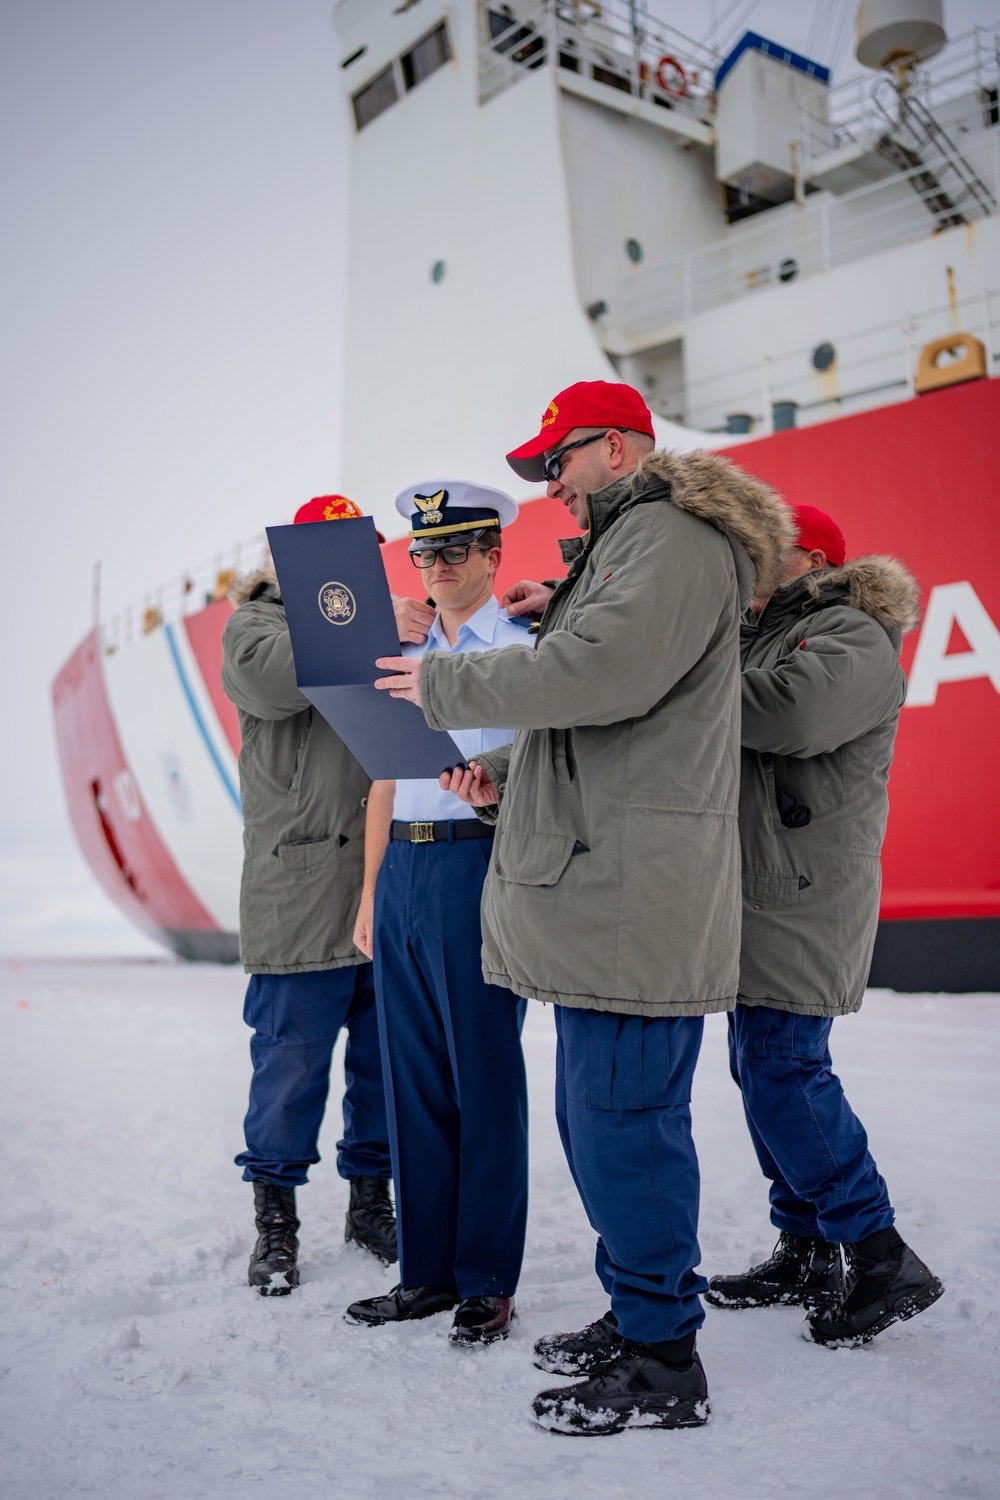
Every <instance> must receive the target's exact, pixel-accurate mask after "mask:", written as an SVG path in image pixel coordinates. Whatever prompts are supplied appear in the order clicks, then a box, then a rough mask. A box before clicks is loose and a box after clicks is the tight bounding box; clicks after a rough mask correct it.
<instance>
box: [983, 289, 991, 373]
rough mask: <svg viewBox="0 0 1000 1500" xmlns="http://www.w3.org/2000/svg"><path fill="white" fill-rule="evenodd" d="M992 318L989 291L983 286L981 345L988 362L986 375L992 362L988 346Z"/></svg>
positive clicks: (989, 343)
mask: <svg viewBox="0 0 1000 1500" xmlns="http://www.w3.org/2000/svg"><path fill="white" fill-rule="evenodd" d="M992 316H993V311H992V308H991V307H990V289H989V287H988V286H984V287H983V343H984V344H985V345H986V358H987V361H989V363H988V364H987V366H986V373H987V374H989V373H990V364H991V363H992V360H993V350H992V348H991V347H990V345H991V343H992V334H991V333H990V321H991V319H992Z"/></svg>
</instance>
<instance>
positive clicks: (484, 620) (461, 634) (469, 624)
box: [427, 594, 500, 651]
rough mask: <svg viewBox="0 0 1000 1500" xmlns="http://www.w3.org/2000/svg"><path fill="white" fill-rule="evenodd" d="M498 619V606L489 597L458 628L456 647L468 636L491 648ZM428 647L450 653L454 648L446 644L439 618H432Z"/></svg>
mask: <svg viewBox="0 0 1000 1500" xmlns="http://www.w3.org/2000/svg"><path fill="white" fill-rule="evenodd" d="M499 618H500V605H499V604H498V603H497V600H496V598H495V596H494V595H492V594H491V595H490V597H489V598H488V599H487V601H486V603H485V604H481V605H480V607H479V608H478V609H477V610H476V613H475V614H474V615H471V616H470V617H469V619H468V620H466V621H465V624H464V625H461V626H459V631H458V639H457V640H456V642H455V645H456V646H461V645H462V644H463V643H464V641H466V640H467V639H468V637H469V636H470V635H474V636H475V637H476V638H477V640H480V641H482V642H483V644H484V645H485V646H492V644H493V637H494V636H495V634H496V628H497V621H498V620H499ZM427 644H428V646H431V645H433V647H434V648H435V650H438V651H452V650H453V649H454V647H452V646H450V645H449V644H448V638H447V636H446V635H445V633H444V631H443V630H442V629H441V616H440V615H435V616H434V623H433V624H432V625H431V628H430V630H429V631H428V633H427Z"/></svg>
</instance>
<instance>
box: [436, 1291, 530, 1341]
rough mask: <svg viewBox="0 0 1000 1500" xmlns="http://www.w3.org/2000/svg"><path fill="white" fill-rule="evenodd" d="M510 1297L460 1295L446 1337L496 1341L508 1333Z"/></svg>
mask: <svg viewBox="0 0 1000 1500" xmlns="http://www.w3.org/2000/svg"><path fill="white" fill-rule="evenodd" d="M513 1316H514V1299H513V1297H463V1298H462V1300H461V1302H460V1303H459V1304H458V1311H457V1312H456V1313H455V1321H454V1323H453V1324H452V1325H451V1332H450V1333H449V1335H448V1337H449V1339H450V1340H451V1342H452V1343H453V1344H495V1343H496V1341H497V1339H505V1338H506V1337H507V1335H508V1334H509V1333H510V1320H511V1318H512V1317H513Z"/></svg>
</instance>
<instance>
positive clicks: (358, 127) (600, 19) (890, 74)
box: [335, 0, 1000, 520]
mask: <svg viewBox="0 0 1000 1500" xmlns="http://www.w3.org/2000/svg"><path fill="white" fill-rule="evenodd" d="M928 9H929V10H930V11H931V12H933V11H934V9H935V7H934V6H930V7H927V6H926V5H924V6H923V7H921V6H920V5H917V6H916V10H917V11H918V12H920V11H921V10H924V11H927V10H928ZM937 9H938V11H939V10H940V7H937ZM867 10H868V12H869V14H870V24H869V32H870V33H874V34H875V35H876V38H877V36H878V34H879V33H880V28H881V32H882V33H885V32H886V30H889V31H891V27H892V22H893V21H894V20H896V14H894V13H901V14H902V15H903V16H904V18H905V15H906V14H907V13H908V12H912V11H913V10H914V6H913V5H905V4H904V5H902V6H900V5H896V6H891V5H890V6H886V5H882V6H881V7H879V6H872V5H869V6H868V7H867ZM881 12H885V13H886V17H885V18H883V16H882V15H881ZM335 23H336V26H337V30H338V33H339V35H340V38H341V45H342V49H343V60H342V63H341V68H342V75H343V79H344V83H345V87H346V90H347V93H348V99H349V105H350V108H351V114H352V127H353V130H354V142H353V152H354V158H353V186H352V198H351V228H350V233H351V240H350V262H349V288H350V291H349V307H348V322H347V340H346V364H345V368H346V387H345V388H346V392H347V395H346V401H345V410H344V455H345V473H344V483H345V485H346V487H347V489H348V491H349V492H350V493H357V494H358V495H359V496H363V497H364V499H365V500H366V501H367V503H368V505H370V506H372V507H374V508H375V509H376V511H377V508H378V507H379V505H383V506H384V505H386V504H387V502H386V501H385V498H384V497H385V496H387V495H390V494H393V493H395V491H396V490H397V489H398V488H399V486H400V485H402V484H404V483H405V482H406V475H407V474H409V473H411V472H412V473H422V472H424V471H425V470H426V471H427V472H433V471H434V468H435V462H437V463H438V467H440V462H439V458H440V449H441V442H442V438H443V436H444V434H447V439H448V443H449V451H450V452H451V453H452V454H453V461H452V466H453V467H454V468H456V470H463V465H464V468H465V470H468V471H469V472H472V471H473V469H474V470H475V472H477V473H481V474H483V477H484V478H486V479H489V480H491V481H495V482H500V481H502V480H503V481H509V479H510V475H509V471H506V469H505V465H504V463H503V453H504V451H505V448H506V447H508V446H510V443H511V442H512V441H513V440H514V437H515V436H516V434H517V433H518V432H520V431H521V430H522V429H523V430H525V431H528V430H530V429H531V425H532V421H533V420H534V419H537V415H538V410H540V409H541V406H544V404H545V400H546V399H547V397H548V396H549V395H551V394H552V393H553V392H555V391H557V390H559V389H560V388H561V387H562V386H564V385H566V384H568V383H569V382H570V381H572V380H574V379H617V378H622V379H626V380H629V381H630V382H632V383H634V384H636V385H637V386H639V387H640V389H642V390H643V392H644V393H645V394H646V396H647V399H648V400H649V403H650V405H651V407H652V408H653V410H654V411H655V412H656V413H657V414H658V415H659V416H660V417H661V418H662V419H663V421H664V427H663V432H662V436H663V438H664V440H665V441H670V442H677V443H679V444H680V445H682V446H683V445H687V444H689V443H690V441H691V435H690V430H691V429H694V432H695V434H696V439H697V434H700V433H703V432H708V433H711V434H715V435H716V436H715V437H714V438H713V439H712V441H714V442H715V443H716V444H719V443H721V442H725V440H726V436H727V435H729V434H735V433H745V432H754V433H767V432H770V431H772V430H773V429H774V426H775V423H776V421H777V425H778V426H779V427H780V426H782V425H787V424H788V423H790V422H792V421H795V422H797V423H799V424H807V423H810V422H817V421H826V420H829V419H830V418H831V417H833V416H837V415H840V414H842V413H845V412H854V411H859V410H864V409H866V408H867V407H870V406H873V405H884V404H886V403H888V402H892V401H896V400H905V399H907V398H908V397H910V396H912V395H913V389H914V386H913V381H914V374H915V354H916V351H917V350H918V349H919V348H920V347H922V346H923V345H924V344H926V343H927V342H929V341H930V340H932V339H933V338H935V337H937V336H939V335H946V334H950V333H953V332H957V331H959V330H960V329H961V330H965V331H971V332H972V333H974V334H976V335H977V336H978V337H979V338H980V339H981V340H982V341H984V342H985V343H987V344H989V342H990V340H989V337H988V331H989V330H990V329H991V328H995V327H996V326H997V325H998V323H1000V300H997V298H998V294H1000V218H998V217H997V202H998V198H1000V131H998V130H997V128H996V126H997V75H998V65H997V39H998V33H997V32H996V31H993V32H984V31H981V30H979V31H974V32H971V33H969V34H968V35H967V36H965V37H962V38H959V39H956V41H955V42H953V43H952V44H951V45H950V46H949V47H947V49H946V50H945V51H944V52H943V53H940V55H934V56H929V57H927V58H926V59H924V60H922V59H921V58H920V57H918V58H917V59H916V60H911V63H910V64H909V65H908V66H907V67H906V68H903V69H897V70H896V71H893V70H892V69H888V70H884V71H880V72H873V73H868V74H866V75H864V76H862V77H860V78H856V79H852V80H851V81H850V82H849V83H848V84H846V85H845V86H843V87H837V86H836V84H834V83H831V82H829V81H828V75H827V73H826V70H825V69H824V68H823V67H822V66H821V65H820V64H819V63H817V62H814V61H812V60H810V59H808V58H804V57H800V56H798V55H797V54H795V53H793V52H791V51H789V50H787V49H785V48H783V47H782V46H781V45H780V42H781V39H780V38H778V39H777V42H774V41H770V40H769V39H766V38H763V37H759V36H757V35H755V34H754V33H748V34H747V35H746V36H744V37H743V38H742V39H741V41H740V43H739V44H738V45H737V46H736V48H734V49H733V51H732V52H731V53H730V54H729V55H728V56H727V57H725V58H720V57H717V56H716V55H714V54H713V53H712V52H711V51H710V50H709V49H707V48H706V47H704V46H702V45H699V44H698V43H696V42H694V41H691V40H690V39H688V38H685V37H683V36H681V35H680V34H679V33H677V32H676V31H673V30H672V29H671V28H670V27H669V26H665V25H663V24H662V23H660V22H657V21H655V20H653V19H652V18H651V17H650V16H649V15H648V14H647V12H646V11H645V8H644V7H643V6H641V5H637V4H628V3H623V0H605V3H603V4H601V5H597V4H589V3H575V4H573V3H562V0H546V3H542V4H538V3H535V4H532V3H527V0H512V3H509V4H499V3H493V0H465V3H458V4H450V5H443V4H441V3H440V0H415V3H411V4H401V3H400V0H341V4H340V5H339V6H338V7H337V9H336V11H335ZM934 34H935V32H934V28H933V26H932V28H931V31H930V33H928V32H927V31H926V29H925V31H924V32H923V33H920V32H918V33H917V35H918V36H919V35H931V36H932V37H933V36H934ZM941 36H943V31H941ZM937 45H940V43H939V42H938V43H932V47H931V49H930V50H931V51H933V50H934V47H935V46H937ZM869 51H870V52H871V48H869ZM540 403H541V405H540ZM776 408H777V413H776ZM671 419H672V420H671ZM668 423H669V424H670V425H668ZM675 424H679V425H682V427H683V429H684V430H682V431H677V430H676V429H675ZM697 440H702V439H697ZM463 471H464V470H463ZM384 519H386V520H388V512H387V513H386V515H385V517H384Z"/></svg>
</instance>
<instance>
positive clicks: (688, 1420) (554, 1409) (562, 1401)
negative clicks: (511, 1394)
mask: <svg viewBox="0 0 1000 1500" xmlns="http://www.w3.org/2000/svg"><path fill="white" fill-rule="evenodd" d="M693 1342H694V1341H693V1339H692V1341H691V1343H692V1345H693ZM660 1347H661V1346H660V1345H652V1344H638V1343H634V1342H633V1341H632V1340H631V1339H622V1341H621V1346H620V1350H619V1356H618V1359H617V1361H616V1362H615V1363H614V1364H613V1365H611V1366H609V1367H608V1369H607V1370H606V1371H605V1373H604V1374H602V1375H596V1376H594V1378H593V1379H592V1380H583V1381H581V1382H580V1383H579V1384H578V1385H567V1386H563V1387H562V1389H561V1390H552V1391H542V1392H540V1394H539V1395H537V1396H536V1397H535V1399H534V1401H533V1402H532V1410H533V1412H534V1414H535V1421H536V1422H537V1423H538V1425H539V1426H540V1427H547V1428H548V1429H549V1431H550V1432H565V1433H568V1434H573V1435H577V1436H587V1437H599V1436H603V1435H604V1434H605V1433H609V1432H623V1431H624V1430H625V1429H626V1428H638V1427H701V1426H702V1425H703V1424H704V1423H705V1422H707V1421H708V1418H709V1412H710V1407H709V1404H708V1382H707V1381H706V1379H705V1371H704V1370H703V1369H702V1364H701V1360H700V1359H699V1358H698V1355H697V1354H695V1353H694V1352H693V1348H692V1352H691V1355H690V1359H689V1362H688V1363H687V1364H686V1365H685V1366H683V1367H681V1368H677V1367H676V1366H675V1365H671V1364H666V1363H664V1361H663V1360H662V1359H659V1358H657V1357H656V1355H655V1354H654V1353H652V1352H651V1351H652V1350H653V1349H654V1348H660Z"/></svg>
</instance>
